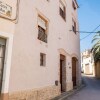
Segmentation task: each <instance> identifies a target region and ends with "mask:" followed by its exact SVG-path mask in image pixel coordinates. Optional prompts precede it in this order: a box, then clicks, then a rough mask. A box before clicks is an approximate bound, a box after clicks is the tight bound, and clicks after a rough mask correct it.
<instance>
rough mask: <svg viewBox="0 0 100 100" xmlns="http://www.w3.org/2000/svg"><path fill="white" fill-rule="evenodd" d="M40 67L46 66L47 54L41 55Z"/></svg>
mask: <svg viewBox="0 0 100 100" xmlns="http://www.w3.org/2000/svg"><path fill="white" fill-rule="evenodd" d="M40 66H46V54H44V53H40Z"/></svg>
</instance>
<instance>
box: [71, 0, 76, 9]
mask: <svg viewBox="0 0 100 100" xmlns="http://www.w3.org/2000/svg"><path fill="white" fill-rule="evenodd" d="M72 7H73V9H74V10H76V5H75V2H74V1H73V0H72Z"/></svg>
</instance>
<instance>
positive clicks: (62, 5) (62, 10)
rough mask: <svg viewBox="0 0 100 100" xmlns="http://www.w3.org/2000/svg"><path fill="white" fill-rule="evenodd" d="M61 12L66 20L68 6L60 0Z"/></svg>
mask: <svg viewBox="0 0 100 100" xmlns="http://www.w3.org/2000/svg"><path fill="white" fill-rule="evenodd" d="M59 13H60V16H61V17H62V18H63V19H64V20H66V7H65V5H64V4H63V3H62V2H61V1H60V6H59Z"/></svg>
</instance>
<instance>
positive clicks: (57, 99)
mask: <svg viewBox="0 0 100 100" xmlns="http://www.w3.org/2000/svg"><path fill="white" fill-rule="evenodd" d="M85 86H86V85H85V84H82V85H81V86H79V87H77V88H75V89H74V90H71V91H69V92H64V93H62V94H61V95H60V96H57V97H55V98H53V99H51V100H63V99H65V98H68V97H69V96H71V95H73V94H76V93H77V92H78V91H80V90H81V89H83V88H84V87H85Z"/></svg>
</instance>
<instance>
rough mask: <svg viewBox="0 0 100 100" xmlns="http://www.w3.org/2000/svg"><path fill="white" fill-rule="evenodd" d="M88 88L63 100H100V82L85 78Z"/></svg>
mask: <svg viewBox="0 0 100 100" xmlns="http://www.w3.org/2000/svg"><path fill="white" fill-rule="evenodd" d="M84 81H85V83H86V87H85V88H83V89H82V90H81V91H79V92H78V93H76V94H74V95H73V96H70V97H69V98H65V99H63V100H100V80H97V79H95V78H93V77H91V76H90V77H89V76H87V77H86V76H85V77H84Z"/></svg>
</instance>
